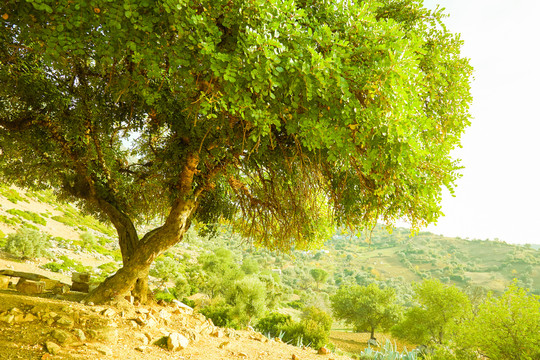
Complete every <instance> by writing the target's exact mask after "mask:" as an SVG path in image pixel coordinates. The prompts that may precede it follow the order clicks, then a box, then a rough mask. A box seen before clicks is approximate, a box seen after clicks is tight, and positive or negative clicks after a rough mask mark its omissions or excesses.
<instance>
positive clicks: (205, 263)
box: [0, 186, 540, 359]
mask: <svg viewBox="0 0 540 360" xmlns="http://www.w3.org/2000/svg"><path fill="white" fill-rule="evenodd" d="M142 226H144V224H143V225H142ZM21 227H25V228H30V229H34V230H38V231H39V232H41V233H46V234H49V235H50V242H49V248H48V250H47V254H46V255H45V256H43V257H40V258H36V259H26V260H18V259H17V258H15V257H13V256H12V255H10V254H9V253H7V252H0V269H13V270H18V271H27V272H33V273H39V274H43V275H45V276H48V277H50V278H53V279H57V280H60V281H62V282H64V283H69V282H70V279H71V276H70V274H71V272H73V271H79V272H80V271H87V272H90V273H91V274H92V279H93V281H94V282H99V281H101V280H102V279H104V278H105V277H106V276H108V275H109V274H111V273H113V272H114V271H116V269H117V268H118V267H119V266H121V257H120V252H119V250H118V247H117V244H116V240H115V232H114V231H113V229H112V228H111V227H110V226H108V225H107V224H103V223H101V222H99V221H98V220H96V219H95V218H93V217H91V216H86V215H83V214H81V213H80V212H79V211H78V210H77V208H76V207H75V206H74V205H73V204H65V203H62V202H59V201H58V200H57V199H56V198H55V197H54V195H53V194H52V192H47V191H45V192H39V193H34V192H25V191H23V190H21V189H17V188H10V187H6V186H2V187H0V248H2V249H3V248H4V246H5V244H6V238H5V237H4V235H7V234H10V233H14V232H15V231H16V230H17V229H19V228H21ZM198 230H203V231H199V233H201V232H202V233H204V232H206V233H207V235H206V236H202V235H199V234H198V233H197V231H195V229H191V230H190V231H189V232H188V235H187V236H186V238H185V239H184V241H183V242H182V243H181V244H179V245H177V246H175V247H174V248H172V249H171V250H170V251H168V252H167V253H165V254H163V255H162V256H161V257H160V258H158V259H157V261H156V263H155V266H154V269H153V270H152V272H151V274H152V277H151V287H152V289H153V293H154V297H155V298H156V299H165V300H168V301H170V300H171V299H173V298H177V299H179V300H182V299H185V298H187V297H190V296H191V295H194V297H192V298H191V299H199V301H197V303H196V305H197V307H198V308H201V307H204V306H208V305H211V306H210V307H208V308H205V309H206V310H205V309H203V310H201V311H202V312H203V313H205V314H207V316H214V317H215V315H216V314H220V313H219V312H220V311H222V312H223V311H224V310H223V309H224V307H223V306H224V303H223V301H224V297H226V296H228V295H226V294H225V293H224V292H223V289H229V288H231V287H232V286H237V283H238V281H239V280H238V279H241V278H243V277H244V276H247V277H248V278H249V274H259V276H260V278H261V279H266V280H265V282H266V290H265V291H266V292H265V301H266V302H267V305H266V306H267V309H268V310H272V309H275V310H277V311H279V312H280V313H282V314H288V315H290V316H291V317H292V318H293V319H295V320H300V319H301V316H302V313H301V310H302V309H304V308H306V307H307V306H315V307H317V308H319V309H323V310H326V311H327V312H329V313H330V312H331V311H330V301H329V297H330V296H331V295H332V294H333V293H335V291H336V290H337V289H338V287H339V286H340V285H342V284H351V283H352V284H359V285H366V284H369V283H372V282H376V283H379V284H382V285H386V286H391V287H393V288H395V289H396V292H397V293H398V295H399V298H400V300H401V302H402V303H403V304H404V305H405V306H408V304H411V296H412V295H411V294H412V289H411V283H412V282H417V281H421V280H422V279H424V278H430V277H433V278H438V279H440V280H441V281H442V282H444V283H446V284H456V285H458V286H459V287H461V288H463V289H464V290H465V291H466V292H467V293H468V294H469V296H471V297H474V296H483V295H484V294H485V293H486V292H487V291H494V292H495V293H500V292H502V291H503V290H504V289H505V287H507V286H508V284H510V282H511V281H512V279H514V278H516V279H518V283H519V284H520V285H522V286H526V287H529V288H531V289H532V290H533V292H536V293H538V292H540V256H539V255H540V250H537V249H535V248H533V247H531V246H516V245H510V244H506V243H504V242H500V241H487V240H465V239H460V238H447V237H443V236H439V235H434V234H431V233H428V232H421V233H419V234H416V235H414V236H411V235H410V233H409V231H408V230H406V229H401V228H398V229H394V231H393V232H392V233H389V232H388V231H387V230H386V229H385V228H384V227H377V228H376V229H374V231H373V232H372V233H371V234H370V235H371V237H370V238H368V237H367V236H366V235H365V234H360V235H359V236H352V235H350V234H346V233H341V232H338V233H336V234H335V235H334V236H333V237H332V238H331V239H329V240H328V241H327V242H326V243H325V245H324V247H323V248H322V249H313V250H310V251H291V252H290V253H287V254H285V253H279V252H272V251H269V250H266V249H262V248H257V247H255V246H253V245H252V244H250V243H249V242H248V241H246V240H245V239H241V238H239V237H238V236H236V235H234V234H231V233H230V232H229V231H228V230H227V229H226V228H224V227H220V226H218V227H217V228H215V229H213V231H210V230H212V229H204V228H203V229H201V228H199V229H198ZM205 230H206V231H205ZM210 235H211V236H210ZM219 263H222V264H225V268H223V267H219ZM216 264H217V265H216ZM227 264H228V265H227ZM216 266H217V267H216ZM213 267H216V268H215V269H214V270H212V269H213ZM313 269H323V270H324V272H325V273H326V274H327V275H328V276H327V278H325V279H324V281H323V282H322V283H320V284H319V283H316V282H315V281H314V277H313V276H312V275H311V274H310V272H311V271H312V270H313ZM0 296H2V308H1V309H0V314H2V316H8V315H9V314H10V311H11V312H12V311H14V310H13V308H16V309H19V310H20V309H22V310H23V311H24V312H25V313H30V314H32V315H33V316H35V317H37V318H39V316H41V315H39V314H37V313H36V312H35V311H34V310H33V309H34V307H36V306H37V307H38V308H39V306H41V305H39V304H42V303H45V304H47V305H43V306H49V307H51V308H58V307H59V308H60V309H62V308H64V309H65V308H66V306H67V307H76V308H77V309H78V310H77V311H82V312H87V313H89V314H92V315H97V316H100V313H101V312H102V311H103V310H105V308H101V307H88V306H86V305H84V304H79V303H78V301H80V300H81V299H82V297H81V295H80V294H79V295H77V294H76V293H72V294H71V295H70V294H68V295H66V297H63V298H58V297H51V296H42V297H39V298H36V297H33V298H27V297H23V296H20V295H18V294H16V293H14V292H13V291H12V290H2V291H1V294H0ZM77 296H78V298H77ZM205 299H206V300H205ZM66 301H67V303H66ZM185 301H189V300H187V299H185ZM201 301H202V302H201ZM66 304H67V305H66ZM170 304H172V303H170ZM38 305H39V306H38ZM126 306H127V310H126V309H124V308H125V307H126ZM154 306H156V307H155V308H154V310H152V306H151V307H150V308H149V309H146V310H142V311H154V312H159V311H160V310H163V309H165V310H167V311H174V310H175V309H174V307H172V308H170V309H169V308H168V307H170V306H172V305H167V303H163V305H161V306H157V305H154ZM209 309H210V310H209ZM16 311H17V310H15V312H16ZM122 311H124V312H126V311H130V312H137V308H136V307H134V306H133V305H131V304H127V305H126V304H122V305H121V306H120V309H119V308H118V307H116V308H114V312H115V314H119V313H122ZM216 311H217V313H216ZM53 312H55V313H59V312H58V311H53ZM130 316H131V315H130ZM200 316H201V319H202V318H203V317H202V315H200ZM257 316H260V315H257ZM218 318H219V317H218ZM129 319H130V318H125V317H122V316H119V317H118V316H117V319H116V320H115V321H114V322H115V323H116V324H117V325H118V326H119V328H118V329H119V331H126V334H127V333H129V331H130V327H129V326H131V325H132V323H130V322H129V321H128V320H129ZM0 321H1V320H0ZM36 321H37V320H36ZM178 321H180V322H181V323H185V321H187V320H181V319H180V320H178ZM130 324H131V325H130ZM162 325H163V326H166V325H167V326H168V325H171V324H170V323H167V322H163V324H162ZM213 325H214V324H212V326H213ZM215 325H218V326H227V327H233V328H234V327H236V328H242V327H239V324H238V323H235V322H228V320H227V321H225V320H224V322H223V323H216V324H215ZM39 326H40V325H39V323H36V327H35V329H36V331H37V329H38V328H39ZM139 326H140V325H139ZM333 328H334V330H338V329H339V330H342V329H343V328H344V324H342V323H340V322H334V326H333ZM122 329H123V330H122ZM223 329H224V328H223ZM49 330H50V331H52V328H51V329H49ZM49 330H48V331H46V332H43V331H42V333H40V334H38V333H37V332H36V334H33V335H32V334H29V335H28V336H29V337H28V339H26V335H25V340H24V341H25V343H24V344H22V343H21V344H19V345H20V346H18V345H17V346H15V347H13V346H12V345H13V344H12V340H13V339H16V331H17V328H14V329H12V327H11V326H10V327H2V334H4V339H5V340H4V342H3V343H0V347H4V348H5V349H11V350H10V351H13V354H23V353H24V351H27V350H28V349H29V348H31V346H30V345H29V344H30V343H31V342H32V341H33V343H34V344H37V343H39V344H43V343H44V342H45V341H47V339H50V336H49V335H50V334H51V332H50V331H49ZM173 330H174V329H167V328H163V327H162V328H159V327H158V328H157V329H156V331H157V333H161V334H162V336H163V335H166V334H168V333H169V332H171V331H173ZM177 330H178V329H177ZM181 330H182V329H180V330H178V331H181ZM29 331H31V330H29ZM83 331H86V330H85V329H83ZM182 331H183V330H182ZM157 333H156V334H157ZM156 334H154V335H152V336H149V337H150V338H152V337H154V338H155V336H157V335H156ZM241 334H243V335H242V336H240V338H239V339H240V340H239V342H237V341H236V340H235V339H234V338H233V339H231V340H229V339H227V341H229V342H230V343H231V347H230V350H228V352H226V351H225V352H223V351H221V350H222V349H221V348H219V345H220V344H222V343H223V341H225V340H223V339H221V340H219V339H213V337H212V336H211V334H206V335H205V336H206V338H205V339H206V340H204V341H202V340H201V342H197V344H200V345H196V344H192V345H191V346H190V350H189V351H191V352H184V353H182V354H183V355H182V356H185V355H184V354H188V353H189V354H190V355H192V356H196V358H202V357H200V354H199V355H195V354H196V353H197V351H201V353H204V352H202V351H203V349H204V347H208V346H210V347H211V348H212V349H213V350H212V351H214V350H215V351H216V352H215V353H214V355H215V356H217V357H214V358H219V357H220V356H221V357H223V358H229V357H230V356H240V355H238V354H240V353H242V351H241V349H244V348H245V349H249V346H251V345H248V344H247V342H249V341H251V340H253V339H251V338H250V336H252V335H253V334H251V335H250V334H248V333H241ZM266 335H269V336H270V334H266ZM126 336H127V335H126ZM270 337H272V336H270ZM384 337H385V335H382V334H381V335H380V338H381V339H382V338H384ZM119 338H121V339H122V340H121V341H119V342H118V344H122V346H123V347H124V348H125V349H130V350H129V351H131V352H129V351H128V350H125V351H128V352H126V354H133V355H132V356H134V357H133V358H137V357H136V356H137V355H139V356H140V350H136V349H135V348H136V347H137V346H139V345H141V344H140V343H139V342H141V341H142V340H141V339H142V337H140V339H139V340H129V336H127V337H124V336H122V335H120V337H119ZM154 338H153V339H151V340H155V339H154ZM10 339H11V340H10ZM241 339H244V340H245V341H247V342H246V343H242V341H244V340H241ZM355 339H357V340H352V337H351V335H347V334H344V333H342V332H339V331H337V332H336V331H333V332H332V334H331V335H330V340H331V341H332V342H333V343H334V345H336V346H337V347H338V348H341V349H342V350H346V351H349V352H353V353H354V352H356V353H358V352H359V351H361V350H362V349H363V348H364V347H366V346H367V339H364V340H358V339H362V337H359V338H355ZM94 340H95V339H94ZM36 341H37V342H36ZM89 341H90V340H89ZM26 342H28V343H26ZM143 342H144V341H143ZM81 343H82V344H86V343H85V342H82V341H78V342H77V341H74V344H75V345H69V346H67V345H66V346H67V347H66V348H64V350H62V351H63V353H64V355H65V356H67V357H63V358H71V357H69V356H72V355H69V356H68V355H67V354H68V353H70V354H71V353H72V352H73V351H72V350H73V348H77V347H78V346H83V348H77V349H79V350H80V349H84V350H85V351H86V350H88V349H87V345H81ZM90 343H92V341H90V342H89V344H90ZM114 343H115V344H116V340H114ZM25 344H26V345H25ZM277 344H278V343H271V342H268V343H267V344H266V345H264V346H263V345H261V344H255V348H257V349H259V352H260V354H259V353H257V357H256V358H260V359H264V358H267V357H265V356H266V355H268V358H276V357H275V356H276V355H277V354H278V353H276V351H278V352H279V354H281V355H279V356H283V358H291V356H292V354H293V353H294V354H296V355H295V356H298V354H301V358H302V359H309V358H311V356H316V355H315V354H314V352H313V350H310V349H306V350H301V349H299V348H295V347H290V346H289V347H283V348H282V349H281V350H277V349H278V348H280V347H281V346H282V345H283V346H285V344H279V345H277ZM300 344H301V341H300ZM98 345H99V344H98ZM98 345H96V346H98ZM101 345H104V346H106V347H107V346H108V347H109V348H113V349H115V345H111V343H110V342H109V343H107V342H105V343H104V344H101ZM143 345H144V344H143ZM398 345H399V347H400V349H401V348H402V345H401V344H400V343H398ZM40 346H41V345H40ZM144 346H146V345H144ZM287 346H288V345H287ZM407 346H408V348H409V349H410V348H411V345H410V344H408V345H407ZM255 348H254V349H255ZM14 349H15V350H14ZM16 349H22V350H20V351H23V350H24V349H26V350H24V351H23V352H18V351H19V350H16ZM145 349H146V348H145ZM233 349H235V350H233ZM79 350H77V354H78V355H77V356H80V357H78V358H81V359H83V358H85V357H84V356H90V357H88V358H91V356H93V355H89V354H94V355H95V352H96V351H97V350H96V348H95V346H94V348H93V350H92V351H93V352H92V351H89V352H87V353H85V352H84V351H82V350H81V351H79ZM6 351H7V350H6ZM32 351H34V353H33V354H34V355H36V356H37V355H39V354H43V349H42V348H41V347H39V346H38V347H37V348H34V349H33V350H32ZM160 351H161V352H160ZM163 351H166V350H163V349H160V348H154V347H149V348H148V349H147V350H145V351H144V352H145V354H147V355H146V356H145V358H148V359H153V358H156V359H157V358H162V356H163V354H164V353H163ZM204 351H207V350H204ZM250 351H251V350H250ZM336 351H337V353H340V354H341V352H340V351H339V350H338V349H337V348H336ZM0 352H1V349H0ZM115 354H116V353H115ZM285 354H286V355H285ZM34 355H32V356H34ZM253 355H255V353H254V352H251V353H250V356H249V357H250V358H251V357H253V358H255V357H254V356H253ZM111 356H112V357H110V358H116V357H114V356H117V355H111ZM129 356H131V355H129ZM153 356H155V357H153ZM336 356H337V355H334V358H338V357H336ZM14 358H15V357H14ZM23 358H25V357H24V356H23ZM60 358H62V357H60ZM74 358H77V357H74ZM125 358H126V359H127V358H129V357H125ZM210 358H211V357H209V359H210Z"/></svg>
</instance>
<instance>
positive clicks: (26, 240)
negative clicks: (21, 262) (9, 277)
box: [4, 227, 50, 258]
mask: <svg viewBox="0 0 540 360" xmlns="http://www.w3.org/2000/svg"><path fill="white" fill-rule="evenodd" d="M48 247H50V242H49V239H48V236H47V235H45V234H43V233H41V232H39V231H36V230H33V229H28V228H24V227H23V228H20V229H19V230H17V232H16V233H13V234H9V235H8V237H7V241H6V245H5V247H4V250H5V251H7V252H8V253H10V254H13V255H15V256H19V257H22V258H36V257H40V256H44V255H45V254H46V249H47V248H48Z"/></svg>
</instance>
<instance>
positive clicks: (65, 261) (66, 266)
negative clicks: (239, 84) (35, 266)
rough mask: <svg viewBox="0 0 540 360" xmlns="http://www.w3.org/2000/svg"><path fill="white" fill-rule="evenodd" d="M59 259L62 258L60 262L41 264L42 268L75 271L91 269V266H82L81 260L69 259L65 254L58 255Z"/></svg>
mask: <svg viewBox="0 0 540 360" xmlns="http://www.w3.org/2000/svg"><path fill="white" fill-rule="evenodd" d="M60 260H62V263H61V264H60V263H57V262H55V261H53V262H50V263H47V264H45V265H43V266H42V267H43V268H44V269H47V270H50V271H54V272H60V271H66V272H67V271H76V272H81V273H84V272H88V271H89V270H91V267H89V266H84V265H83V264H82V263H81V262H79V261H76V260H71V259H70V258H68V257H67V256H60Z"/></svg>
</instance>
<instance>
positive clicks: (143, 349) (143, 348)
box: [135, 345, 148, 352]
mask: <svg viewBox="0 0 540 360" xmlns="http://www.w3.org/2000/svg"><path fill="white" fill-rule="evenodd" d="M146 349H148V346H144V345H140V346H137V347H136V348H135V350H137V351H140V352H145V351H146Z"/></svg>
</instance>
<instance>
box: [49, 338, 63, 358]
mask: <svg viewBox="0 0 540 360" xmlns="http://www.w3.org/2000/svg"><path fill="white" fill-rule="evenodd" d="M45 349H46V350H47V352H49V353H50V354H52V355H56V354H58V353H59V352H60V349H61V347H60V345H58V344H56V343H53V342H52V341H47V342H46V343H45Z"/></svg>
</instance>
